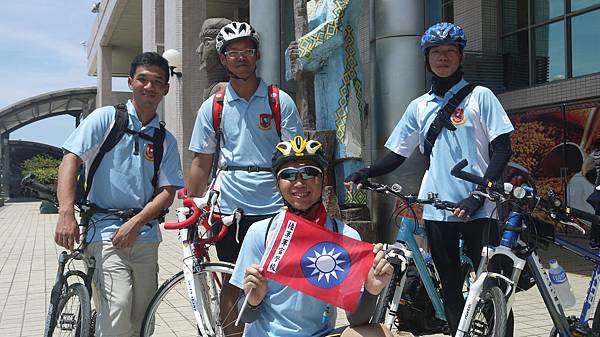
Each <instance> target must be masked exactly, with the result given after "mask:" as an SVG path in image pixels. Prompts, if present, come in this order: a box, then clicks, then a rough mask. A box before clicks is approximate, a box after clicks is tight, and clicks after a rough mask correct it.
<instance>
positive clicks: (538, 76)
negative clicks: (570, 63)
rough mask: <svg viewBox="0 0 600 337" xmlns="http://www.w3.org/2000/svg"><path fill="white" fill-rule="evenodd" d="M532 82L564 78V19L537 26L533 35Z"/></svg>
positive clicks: (537, 82)
mask: <svg viewBox="0 0 600 337" xmlns="http://www.w3.org/2000/svg"><path fill="white" fill-rule="evenodd" d="M533 38H534V40H533V43H534V46H533V48H534V50H535V53H534V64H533V78H534V83H535V84H539V83H546V82H550V81H554V80H562V79H565V78H566V72H565V25H564V21H559V22H555V23H552V24H550V25H545V26H542V27H538V28H536V29H535V31H534V35H533Z"/></svg>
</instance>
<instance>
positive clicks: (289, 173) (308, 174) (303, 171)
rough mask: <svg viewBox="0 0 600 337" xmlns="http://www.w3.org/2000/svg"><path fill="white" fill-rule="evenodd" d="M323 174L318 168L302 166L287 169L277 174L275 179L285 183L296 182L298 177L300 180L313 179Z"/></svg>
mask: <svg viewBox="0 0 600 337" xmlns="http://www.w3.org/2000/svg"><path fill="white" fill-rule="evenodd" d="M322 174H323V171H321V169H320V168H318V167H316V166H302V167H298V168H295V167H288V168H284V169H283V170H281V171H279V173H277V178H281V179H285V180H287V181H296V180H298V176H300V178H302V180H308V179H314V178H316V177H319V176H321V175H322Z"/></svg>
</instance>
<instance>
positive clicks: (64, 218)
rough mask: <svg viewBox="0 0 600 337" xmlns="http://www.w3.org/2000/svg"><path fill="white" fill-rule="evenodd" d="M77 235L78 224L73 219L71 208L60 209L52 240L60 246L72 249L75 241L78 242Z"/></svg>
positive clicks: (73, 214)
mask: <svg viewBox="0 0 600 337" xmlns="http://www.w3.org/2000/svg"><path fill="white" fill-rule="evenodd" d="M79 236H80V233H79V224H78V223H77V220H76V219H75V213H74V212H73V210H71V211H61V212H60V213H59V215H58V222H57V223H56V231H55V232H54V242H56V244H57V245H59V246H61V247H64V248H66V249H70V250H72V249H73V244H74V243H75V242H77V243H79V241H80V240H79Z"/></svg>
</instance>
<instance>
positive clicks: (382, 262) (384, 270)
mask: <svg viewBox="0 0 600 337" xmlns="http://www.w3.org/2000/svg"><path fill="white" fill-rule="evenodd" d="M373 253H375V259H374V260H373V266H372V267H371V269H370V270H369V274H368V275H367V280H366V281H365V289H366V290H367V291H368V292H369V293H370V294H372V295H379V293H381V291H382V290H383V288H385V286H386V285H387V284H388V283H390V280H391V279H392V275H393V274H394V266H392V265H391V264H390V263H389V262H388V261H387V260H386V259H385V252H384V251H383V244H382V243H378V244H376V245H375V246H374V247H373Z"/></svg>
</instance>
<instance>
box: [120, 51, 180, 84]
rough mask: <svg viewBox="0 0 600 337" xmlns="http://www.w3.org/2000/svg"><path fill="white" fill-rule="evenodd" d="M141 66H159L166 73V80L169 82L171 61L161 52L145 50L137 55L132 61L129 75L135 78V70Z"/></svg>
mask: <svg viewBox="0 0 600 337" xmlns="http://www.w3.org/2000/svg"><path fill="white" fill-rule="evenodd" d="M139 66H156V67H159V68H160V69H161V70H162V71H163V72H164V73H165V81H167V82H169V77H170V76H169V62H168V61H167V60H166V59H165V58H164V57H162V56H161V55H160V54H158V53H155V52H145V53H141V54H139V55H138V56H136V57H135V58H134V59H133V61H131V68H129V77H131V78H133V77H134V76H135V71H136V70H137V68H138V67H139Z"/></svg>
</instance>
